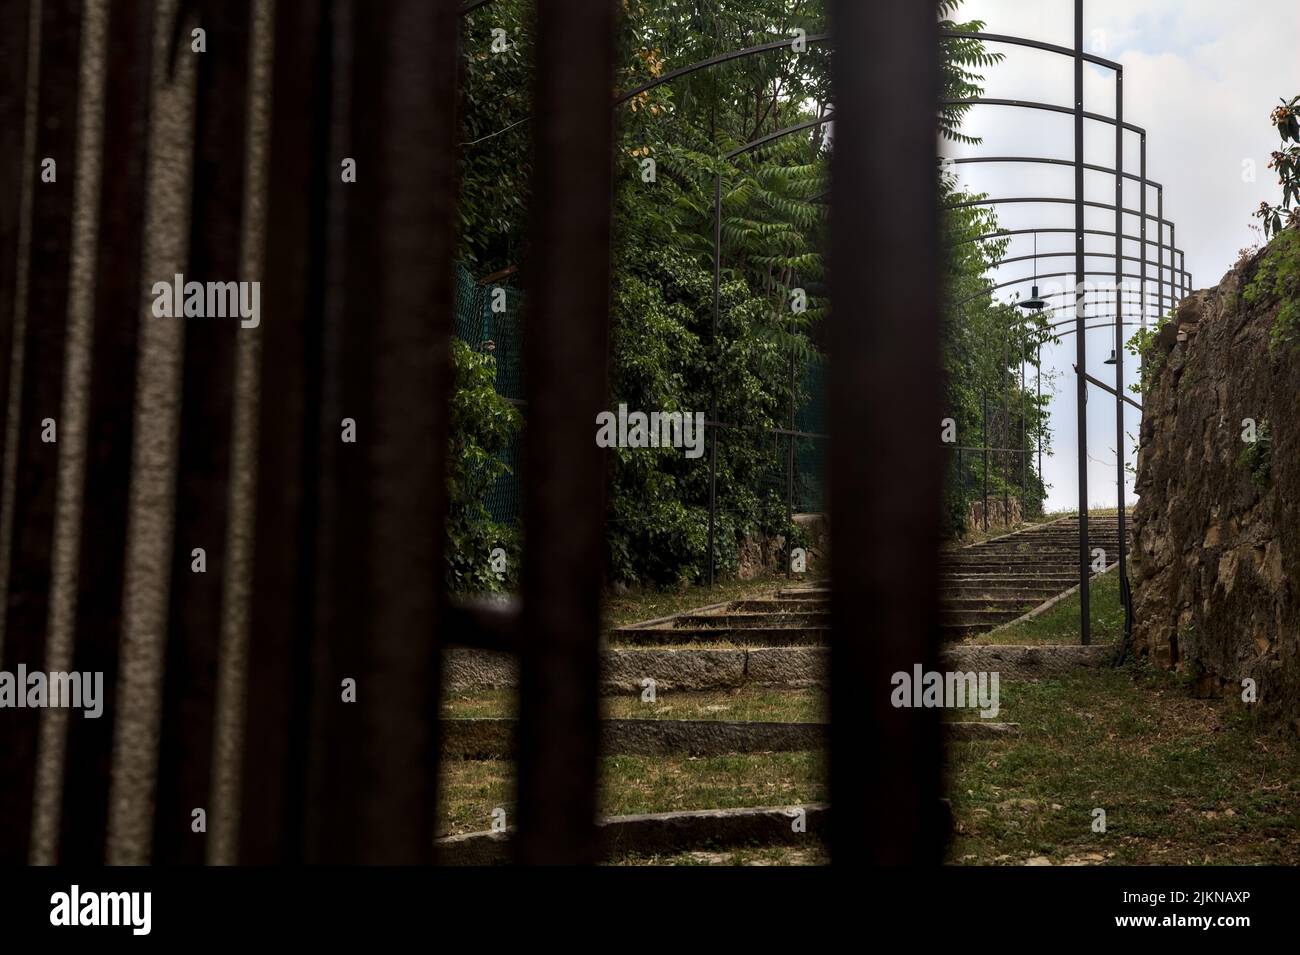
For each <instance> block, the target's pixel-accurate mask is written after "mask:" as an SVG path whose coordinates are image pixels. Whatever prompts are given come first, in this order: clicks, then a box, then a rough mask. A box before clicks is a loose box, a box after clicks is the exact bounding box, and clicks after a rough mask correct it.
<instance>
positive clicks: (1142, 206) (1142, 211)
mask: <svg viewBox="0 0 1300 955" xmlns="http://www.w3.org/2000/svg"><path fill="white" fill-rule="evenodd" d="M1141 143H1142V154H1141V159H1140V160H1139V162H1140V163H1141V167H1142V168H1141V172H1140V175H1139V177H1138V178H1139V180H1140V183H1141V188H1142V198H1141V199H1140V200H1139V207H1138V214H1139V215H1140V216H1141V217H1142V232H1141V239H1142V265H1141V268H1140V269H1139V274H1141V276H1142V295H1141V308H1142V318H1141V328H1142V331H1143V332H1145V331H1146V330H1147V136H1146V133H1143V134H1142V136H1141ZM1141 367H1142V356H1141V354H1139V355H1138V368H1139V373H1138V380H1139V381H1141V380H1142V376H1141V372H1140V369H1141Z"/></svg>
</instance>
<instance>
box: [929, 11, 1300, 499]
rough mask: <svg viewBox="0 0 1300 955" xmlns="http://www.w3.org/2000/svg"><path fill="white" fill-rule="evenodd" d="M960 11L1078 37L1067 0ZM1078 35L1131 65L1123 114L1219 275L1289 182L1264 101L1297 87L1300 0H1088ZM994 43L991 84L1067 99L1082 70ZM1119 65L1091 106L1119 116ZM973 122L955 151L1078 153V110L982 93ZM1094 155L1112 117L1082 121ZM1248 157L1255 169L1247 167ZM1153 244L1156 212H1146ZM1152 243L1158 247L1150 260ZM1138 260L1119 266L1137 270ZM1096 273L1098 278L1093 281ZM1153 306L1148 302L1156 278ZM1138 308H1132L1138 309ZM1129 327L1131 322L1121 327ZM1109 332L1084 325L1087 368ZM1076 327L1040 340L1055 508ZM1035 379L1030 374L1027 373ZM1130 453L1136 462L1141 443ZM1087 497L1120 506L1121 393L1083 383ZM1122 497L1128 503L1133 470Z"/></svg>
mask: <svg viewBox="0 0 1300 955" xmlns="http://www.w3.org/2000/svg"><path fill="white" fill-rule="evenodd" d="M958 16H959V17H961V18H962V19H981V20H984V21H985V23H986V26H985V30H986V32H989V33H1001V34H1011V35H1016V36H1023V37H1027V38H1030V39H1034V40H1041V41H1044V42H1047V43H1055V44H1059V45H1062V46H1070V47H1072V46H1073V45H1074V3H1073V0H966V2H965V3H964V4H963V6H962V8H961V10H960V11H959V13H958ZM1084 33H1085V37H1086V41H1085V48H1086V49H1087V50H1088V51H1089V52H1091V53H1097V54H1099V55H1101V56H1104V57H1106V58H1108V59H1111V60H1116V61H1119V62H1120V63H1122V64H1123V66H1124V113H1125V115H1124V118H1125V120H1126V121H1127V122H1130V123H1133V124H1135V125H1137V126H1141V127H1144V128H1145V129H1146V130H1147V176H1148V178H1150V179H1152V180H1155V181H1158V182H1160V183H1162V184H1163V185H1164V211H1165V218H1166V219H1169V220H1172V221H1173V222H1174V223H1175V224H1176V226H1177V242H1178V246H1179V247H1180V248H1182V249H1183V250H1184V251H1185V252H1186V262H1187V269H1188V271H1190V272H1191V273H1192V279H1193V287H1194V288H1196V289H1201V288H1208V287H1211V286H1213V285H1216V284H1217V283H1218V282H1219V280H1220V279H1221V278H1222V276H1223V274H1224V273H1225V272H1227V271H1228V269H1229V268H1231V266H1232V264H1233V262H1234V261H1236V259H1237V254H1238V251H1239V250H1240V249H1242V248H1244V247H1247V246H1250V245H1253V244H1255V243H1256V242H1257V241H1259V238H1260V237H1259V236H1258V235H1256V234H1255V233H1253V232H1252V231H1251V229H1250V226H1251V224H1252V223H1256V222H1257V221H1258V220H1255V219H1253V218H1252V217H1251V213H1252V212H1253V211H1254V210H1255V209H1256V208H1257V207H1258V206H1259V204H1260V202H1261V201H1264V200H1268V201H1269V202H1271V203H1276V202H1278V201H1279V200H1280V193H1281V190H1280V189H1279V187H1278V185H1277V177H1276V175H1275V174H1274V173H1272V171H1270V170H1269V169H1268V168H1267V165H1268V157H1269V154H1270V153H1271V152H1272V151H1273V150H1275V149H1277V148H1278V137H1277V133H1276V132H1275V131H1274V130H1273V128H1272V127H1271V126H1270V125H1269V121H1268V118H1269V113H1270V112H1271V111H1272V109H1273V107H1274V106H1276V105H1277V104H1278V100H1279V99H1280V98H1281V97H1283V96H1286V97H1290V96H1292V95H1295V94H1297V93H1300V57H1297V51H1298V47H1300V0H1088V3H1087V10H1086V21H1085V30H1084ZM990 49H991V50H998V51H1001V52H1005V53H1006V54H1007V58H1006V60H1005V61H1004V62H1003V63H1002V64H1001V65H999V66H995V67H992V68H990V69H989V70H988V71H987V84H986V90H985V96H986V97H990V98H998V99H1020V100H1035V101H1038V102H1046V103H1053V104H1058V105H1062V106H1066V107H1069V106H1072V105H1073V89H1074V73H1073V63H1072V61H1071V60H1069V59H1068V58H1065V57H1061V56H1055V55H1052V54H1050V53H1045V52H1039V51H1034V50H1029V49H1025V48H1023V47H1014V46H1008V45H1005V44H995V45H993V46H991V47H990ZM1114 107H1115V80H1114V74H1113V73H1112V72H1110V71H1108V70H1103V69H1101V68H1100V67H1091V66H1089V67H1088V68H1087V69H1086V75H1085V102H1084V108H1085V109H1087V110H1088V111H1090V112H1095V113H1102V114H1105V115H1107V116H1113V115H1114ZM965 132H967V133H969V134H971V135H976V136H981V137H983V139H984V142H983V144H982V145H980V146H977V147H964V146H947V147H945V151H946V153H947V154H948V155H951V156H953V157H964V156H980V155H983V156H1013V155H1014V156H1041V157H1046V158H1055V159H1073V156H1074V120H1073V117H1071V116H1068V115H1063V114H1057V113H1050V112H1043V111H1040V110H1023V109H1012V108H1007V107H1000V106H980V107H975V108H974V109H972V110H971V112H970V114H969V118H968V119H967V122H966V127H965ZM1084 138H1085V158H1086V161H1088V162H1091V163H1096V164H1098V165H1103V166H1106V167H1113V166H1114V163H1115V133H1114V128H1113V127H1112V126H1107V125H1103V124H1100V123H1093V122H1089V123H1085V137H1084ZM1139 157H1140V140H1139V137H1138V136H1137V135H1136V134H1133V133H1130V134H1128V135H1127V136H1126V143H1125V169H1126V170H1128V171H1132V172H1137V170H1138V168H1139V167H1138V163H1139ZM1249 164H1253V170H1254V175H1253V181H1252V176H1251V175H1250V172H1251V166H1250V165H1249ZM957 172H958V175H959V178H960V180H961V181H962V183H963V184H964V185H965V186H967V187H968V188H970V189H972V190H974V191H978V192H987V193H989V195H990V196H991V197H997V198H1002V197H1013V196H1059V197H1062V198H1069V197H1072V196H1073V194H1074V178H1073V176H1074V174H1073V171H1072V170H1071V169H1070V168H1067V167H1056V166H1033V165H1023V164H1016V165H1006V164H966V165H960V166H958V167H957ZM1086 192H1087V198H1088V199H1089V200H1093V201H1098V202H1107V203H1113V202H1114V199H1115V180H1114V177H1110V176H1105V175H1102V174H1099V173H1089V174H1088V175H1087V182H1086ZM1139 201H1140V190H1139V188H1138V186H1137V184H1136V183H1129V184H1128V185H1127V186H1126V188H1125V201H1124V205H1125V206H1126V207H1128V208H1133V209H1136V208H1137V206H1138V202H1139ZM1155 204H1156V195H1155V190H1154V188H1153V189H1151V190H1150V191H1149V194H1148V211H1149V212H1150V213H1151V214H1152V215H1154V214H1155ZM999 216H1000V221H1001V225H1002V226H1003V227H1005V228H1010V229H1026V228H1064V229H1072V228H1073V226H1074V209H1073V207H1072V206H1069V205H1047V204H1044V205H1038V204H1035V205H1023V204H1022V205H1007V206H1003V207H1001V209H1000V211H999ZM1087 226H1088V228H1096V229H1108V230H1113V219H1112V216H1111V213H1110V212H1108V211H1106V210H1101V209H1090V210H1088V212H1087ZM1139 228H1140V223H1139V219H1138V217H1137V216H1130V217H1126V221H1125V232H1126V233H1129V234H1137V232H1138V229H1139ZM1147 234H1148V237H1149V238H1150V239H1151V240H1152V242H1154V241H1155V238H1156V232H1155V224H1154V222H1152V223H1151V224H1149V225H1148V229H1147ZM1073 244H1074V241H1073V237H1072V236H1071V235H1043V236H1040V238H1039V241H1038V252H1039V254H1040V255H1042V254H1043V253H1052V252H1071V251H1072V250H1073ZM1088 249H1089V251H1096V252H1107V253H1113V251H1114V240H1113V239H1109V240H1108V239H1105V238H1103V237H1100V236H1092V237H1089V240H1088ZM1032 252H1033V238H1032V236H1023V237H1016V238H1015V239H1014V240H1013V243H1012V246H1011V249H1010V250H1009V251H1008V253H1007V255H1008V257H1015V256H1020V255H1030V254H1031V253H1032ZM1124 254H1125V255H1132V256H1137V255H1139V254H1140V245H1139V244H1138V243H1136V242H1131V243H1125V252H1124ZM1154 256H1155V252H1154V250H1153V251H1152V252H1151V257H1152V258H1154ZM1137 268H1138V266H1137V264H1136V263H1130V264H1128V265H1127V266H1126V268H1125V271H1128V272H1134V271H1136V270H1137ZM1072 269H1073V258H1072V257H1066V258H1054V259H1043V260H1041V261H1040V263H1039V266H1038V271H1039V274H1047V273H1052V272H1067V271H1070V270H1072ZM1088 269H1089V270H1090V271H1109V272H1113V270H1114V265H1113V261H1109V260H1104V259H1101V258H1090V259H1089V260H1088ZM1032 274H1033V262H1020V263H1013V264H1010V265H1006V266H1004V267H1003V268H1002V269H1000V270H999V273H998V281H999V282H1005V281H1010V280H1012V279H1016V278H1020V277H1022V276H1031V275H1032ZM1092 281H1095V282H1102V281H1104V280H1103V279H1100V278H1095V279H1092ZM1039 284H1040V285H1041V286H1042V288H1043V291H1044V292H1047V291H1055V290H1060V289H1064V288H1067V287H1072V286H1073V284H1074V280H1073V278H1072V277H1066V278H1057V279H1044V280H1043V281H1042V282H1040V283H1039ZM1028 288H1029V284H1028V283H1026V284H1025V285H1023V286H1015V287H1011V288H1007V289H1003V290H1002V291H1000V292H999V293H998V294H999V295H1001V296H1004V297H1005V298H1006V299H1007V300H1010V299H1011V298H1012V297H1013V296H1015V295H1016V294H1017V293H1023V294H1025V295H1026V296H1027V294H1028ZM1150 288H1151V291H1150V295H1151V296H1152V306H1151V313H1152V314H1154V313H1155V305H1154V294H1155V287H1154V284H1153V285H1152V286H1151V287H1150ZM1057 301H1066V302H1069V305H1068V306H1067V307H1064V308H1061V309H1059V310H1058V312H1057V315H1058V316H1059V317H1058V319H1057V320H1065V319H1073V315H1074V313H1073V303H1072V302H1071V301H1070V299H1069V298H1068V297H1066V298H1061V299H1057ZM1087 314H1088V315H1090V316H1094V315H1095V316H1098V318H1096V319H1093V320H1092V321H1090V323H1089V324H1096V323H1098V321H1099V320H1100V318H1101V317H1102V316H1104V317H1105V318H1107V319H1111V320H1113V311H1112V310H1111V308H1110V307H1108V306H1107V307H1101V306H1097V307H1090V308H1089V310H1088V313H1087ZM1138 315H1139V310H1138V309H1137V308H1136V306H1134V307H1133V308H1132V309H1131V311H1130V312H1128V313H1126V318H1125V321H1134V322H1136V321H1138ZM1129 331H1131V330H1130V329H1125V332H1126V337H1127V333H1128V332H1129ZM1112 342H1113V331H1110V330H1098V331H1093V332H1090V333H1089V334H1088V366H1089V371H1090V372H1091V373H1092V374H1093V375H1094V376H1095V377H1098V378H1102V379H1104V380H1107V381H1111V380H1113V378H1114V373H1115V372H1114V369H1113V368H1112V367H1109V366H1106V365H1104V364H1103V362H1104V361H1105V359H1106V358H1107V357H1108V356H1109V355H1110V350H1111V346H1112ZM1074 348H1075V346H1074V339H1073V337H1068V338H1065V339H1063V340H1062V343H1061V345H1060V346H1057V347H1055V348H1053V349H1052V350H1051V351H1052V354H1051V355H1050V358H1049V355H1048V353H1047V351H1046V350H1045V351H1044V355H1043V364H1044V379H1045V389H1046V379H1047V376H1048V375H1049V374H1051V373H1052V372H1055V373H1056V376H1055V385H1054V390H1055V398H1054V400H1053V403H1052V406H1051V411H1052V425H1053V428H1054V430H1055V438H1054V444H1055V448H1054V451H1055V453H1054V454H1053V455H1052V456H1051V457H1050V458H1045V459H1044V462H1043V469H1044V472H1045V474H1046V478H1047V481H1048V483H1049V484H1050V485H1052V487H1051V489H1050V490H1049V492H1048V508H1049V509H1064V508H1074V507H1077V504H1078V482H1077V477H1076V474H1077V464H1076V462H1077V455H1076V437H1075V434H1076V415H1075V401H1074V386H1073V370H1072V367H1071V366H1072V364H1073V361H1074ZM1136 374H1137V365H1136V360H1135V359H1132V358H1129V359H1128V360H1127V362H1126V364H1125V376H1126V379H1127V380H1128V381H1130V382H1131V381H1133V380H1134V378H1135V376H1136ZM1028 381H1029V382H1030V383H1031V384H1032V381H1033V377H1032V374H1030V375H1029V377H1028ZM1138 424H1139V415H1138V412H1137V411H1136V409H1133V408H1131V407H1130V408H1128V411H1127V414H1126V425H1125V427H1126V430H1127V432H1128V433H1129V434H1130V435H1132V436H1133V437H1134V438H1135V437H1136V435H1137V432H1138ZM1127 443H1128V458H1129V461H1130V463H1132V462H1133V460H1134V452H1133V448H1132V441H1131V440H1130V441H1129V442H1127ZM1088 449H1089V457H1090V459H1092V460H1091V461H1090V463H1089V467H1088V498H1089V501H1090V502H1091V503H1092V505H1093V506H1114V502H1115V497H1116V485H1115V479H1116V468H1115V404H1114V399H1113V398H1112V397H1110V396H1109V395H1107V394H1106V393H1105V392H1102V391H1100V390H1098V389H1096V388H1090V394H1089V405H1088ZM1126 494H1127V495H1128V496H1129V503H1130V504H1131V503H1132V497H1131V495H1132V480H1131V479H1130V480H1129V481H1128V482H1127V489H1126Z"/></svg>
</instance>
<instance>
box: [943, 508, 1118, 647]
mask: <svg viewBox="0 0 1300 955" xmlns="http://www.w3.org/2000/svg"><path fill="white" fill-rule="evenodd" d="M1096 548H1101V549H1102V550H1104V551H1105V552H1106V553H1105V564H1106V566H1107V567H1108V568H1109V567H1110V566H1111V565H1113V564H1114V563H1115V561H1116V560H1117V559H1118V557H1119V521H1118V519H1117V518H1114V517H1099V516H1094V517H1091V518H1089V521H1088V555H1089V561H1091V560H1092V555H1093V552H1094V550H1095V549H1096ZM940 567H941V574H942V577H941V581H942V582H941V593H942V595H943V609H942V612H941V622H942V625H943V633H944V637H945V639H949V640H959V639H961V638H963V637H969V636H972V635H974V634H977V633H987V632H988V631H990V630H993V629H996V628H997V627H1000V626H1002V625H1003V624H1006V623H1010V622H1011V621H1013V620H1016V619H1018V618H1019V617H1022V616H1024V615H1025V614H1026V613H1028V612H1029V611H1030V610H1033V609H1034V608H1035V607H1037V606H1039V605H1040V604H1042V603H1044V602H1046V601H1048V600H1050V599H1051V598H1053V597H1055V596H1057V595H1059V594H1062V593H1064V592H1066V591H1068V590H1070V589H1071V588H1073V587H1075V586H1077V585H1078V583H1079V519H1078V518H1077V517H1065V518H1062V519H1061V520H1058V521H1053V522H1052V523H1050V524H1042V525H1039V526H1037V527H1031V528H1029V529H1027V530H1023V531H1017V532H1016V533H1013V534H1008V535H1006V536H1005V537H999V538H994V539H993V540H988V541H983V542H981V543H979V544H972V545H970V546H969V547H963V548H961V549H960V550H952V551H946V552H945V553H944V554H943V555H942V556H941V558H940Z"/></svg>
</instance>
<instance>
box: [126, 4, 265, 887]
mask: <svg viewBox="0 0 1300 955" xmlns="http://www.w3.org/2000/svg"><path fill="white" fill-rule="evenodd" d="M250 24H251V5H250V0H229V2H225V3H221V4H216V5H213V6H212V7H211V9H207V10H205V11H204V15H203V28H204V29H205V30H206V31H207V42H208V43H209V44H210V46H211V49H212V50H213V52H212V53H211V54H204V55H200V56H198V57H197V67H198V74H197V81H196V88H195V100H194V152H193V180H192V184H191V190H192V192H191V196H192V199H191V206H190V241H189V264H188V266H187V268H186V271H185V276H184V280H185V282H186V283H187V284H188V283H189V282H201V283H207V282H235V281H239V280H240V279H241V276H240V274H239V254H240V246H241V243H240V221H241V212H242V210H243V204H244V144H245V138H246V137H245V130H246V126H247V101H248V37H249V33H250ZM218 51H219V52H218ZM150 278H151V280H155V279H161V280H166V279H167V278H168V276H154V277H150ZM183 321H184V322H185V353H184V366H183V373H182V377H181V409H180V432H179V439H180V444H179V450H178V457H177V470H176V499H175V505H174V506H175V524H174V529H173V536H172V573H171V585H170V588H169V594H170V600H169V604H170V605H169V610H168V634H167V649H166V657H165V660H164V669H163V692H162V715H161V722H160V733H159V739H158V769H157V783H156V785H155V792H154V831H153V861H154V862H155V863H159V864H164V865H168V864H178V863H179V864H188V865H198V864H201V863H202V862H203V860H204V855H205V850H206V842H207V840H206V838H205V837H203V836H202V835H200V834H196V833H194V832H193V831H191V824H192V822H193V820H192V817H191V814H192V813H193V811H194V810H195V809H198V808H204V809H205V811H206V807H207V805H208V797H209V794H210V792H211V773H212V754H213V743H214V740H213V729H214V726H215V715H216V683H217V667H218V654H219V651H220V648H221V602H222V594H223V591H224V587H223V583H224V576H225V570H226V567H225V550H226V522H227V518H228V513H229V504H230V496H229V490H228V489H229V483H230V477H231V475H230V451H231V449H230V437H231V424H232V417H231V406H232V402H233V398H234V378H235V336H236V335H247V334H250V332H251V331H252V330H251V329H245V328H242V327H241V321H240V319H238V318H225V319H220V318H215V317H212V316H208V317H206V318H186V319H183ZM199 548H202V550H203V552H204V559H205V561H206V568H207V569H206V571H205V572H202V573H198V572H195V570H194V569H193V565H194V560H195V556H194V551H195V550H196V549H199Z"/></svg>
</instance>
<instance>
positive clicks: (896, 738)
mask: <svg viewBox="0 0 1300 955" xmlns="http://www.w3.org/2000/svg"><path fill="white" fill-rule="evenodd" d="M831 9H832V28H833V34H834V36H835V38H836V40H835V43H836V50H837V55H836V56H835V58H834V67H833V70H834V74H833V79H834V88H835V102H836V110H837V114H838V115H839V117H840V118H841V119H842V122H841V123H837V125H836V130H835V133H836V136H835V140H836V141H835V150H834V155H833V158H832V188H833V190H834V196H833V205H832V213H831V246H832V248H831V262H832V264H831V268H830V275H831V277H832V283H833V287H832V295H833V299H834V301H835V302H836V303H838V304H837V307H836V308H834V309H833V310H832V317H831V348H830V354H831V355H833V356H834V357H833V359H832V363H831V366H830V396H831V400H830V405H831V416H832V425H831V427H830V432H831V434H833V435H835V436H836V437H835V438H834V439H833V440H832V442H831V511H832V526H833V527H834V529H835V534H836V537H837V539H838V540H840V541H842V542H848V545H849V546H841V547H837V548H836V553H835V561H834V564H833V566H832V571H831V573H832V597H831V618H832V641H831V659H832V663H831V715H832V729H831V733H832V736H831V755H830V789H831V802H832V806H833V807H834V809H833V816H832V819H831V827H832V828H831V852H832V858H833V860H834V861H836V862H838V863H846V862H851V863H855V864H867V863H924V864H930V863H938V862H939V861H940V860H941V857H942V850H943V842H944V835H943V831H942V830H943V826H942V822H941V818H942V817H941V813H940V795H941V780H940V764H941V762H942V759H941V743H940V739H939V722H938V711H937V710H934V709H925V708H921V709H910V708H900V707H895V706H893V705H892V704H891V701H890V697H891V688H892V686H893V681H892V675H893V674H894V673H896V672H900V671H901V672H905V673H909V674H911V673H912V672H913V668H914V667H916V666H920V667H923V668H925V669H933V668H934V666H935V663H936V661H937V658H938V634H939V626H938V542H939V528H938V518H939V502H940V496H941V492H942V474H943V462H942V452H941V450H940V449H939V448H937V447H935V446H934V442H933V439H932V437H931V436H932V434H933V428H934V423H935V422H936V421H938V420H939V419H940V414H941V401H940V396H941V393H942V385H943V370H942V368H941V365H940V361H939V353H940V337H939V327H940V320H939V288H940V280H939V240H938V195H937V182H936V178H935V170H934V154H935V139H936V111H937V104H938V83H939V72H938V48H939V42H938V35H937V26H936V23H935V17H934V10H933V8H932V7H930V6H929V5H926V4H918V3H915V2H913V0H880V2H877V3H873V4H864V3H860V2H858V0H836V2H835V3H833V4H832V8H831ZM868 315H869V319H868ZM904 393H905V394H907V395H909V400H908V401H907V402H902V403H900V402H898V401H897V400H895V399H896V396H897V395H899V394H904ZM899 460H906V461H910V462H913V466H912V468H910V470H909V473H910V474H911V479H909V480H908V481H906V482H899V481H897V480H894V479H893V477H892V476H891V475H890V472H889V468H888V467H887V466H886V464H885V462H888V461H899ZM872 542H876V543H872Z"/></svg>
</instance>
